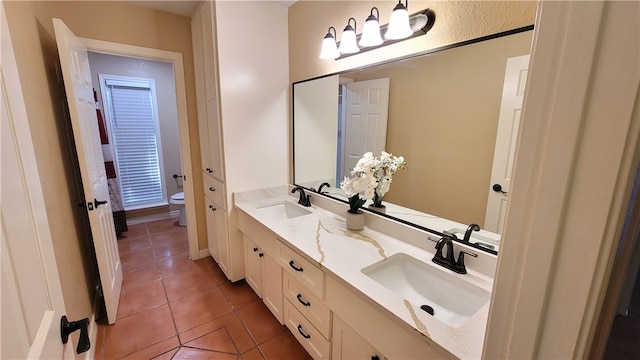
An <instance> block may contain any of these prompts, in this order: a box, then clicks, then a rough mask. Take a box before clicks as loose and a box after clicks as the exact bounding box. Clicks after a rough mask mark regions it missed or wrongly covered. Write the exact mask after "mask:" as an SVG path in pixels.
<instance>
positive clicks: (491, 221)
mask: <svg viewBox="0 0 640 360" xmlns="http://www.w3.org/2000/svg"><path fill="white" fill-rule="evenodd" d="M528 68H529V55H523V56H516V57H512V58H509V59H507V67H506V70H505V74H504V86H503V88H502V102H501V104H500V117H499V119H498V132H497V135H496V147H495V150H494V153H493V166H492V169H491V188H490V189H489V195H488V199H487V213H486V215H485V220H484V228H485V229H486V230H488V231H492V232H495V233H500V232H501V231H502V224H503V223H504V217H505V215H506V213H507V194H508V193H509V188H510V185H511V173H512V172H513V171H512V169H513V158H514V156H515V152H516V143H517V141H518V128H519V127H520V114H521V112H522V100H523V99H524V86H525V83H526V81H527V72H528Z"/></svg>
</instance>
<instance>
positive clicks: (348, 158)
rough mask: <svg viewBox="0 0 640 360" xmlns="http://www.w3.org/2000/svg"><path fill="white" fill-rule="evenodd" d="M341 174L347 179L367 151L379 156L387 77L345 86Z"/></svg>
mask: <svg viewBox="0 0 640 360" xmlns="http://www.w3.org/2000/svg"><path fill="white" fill-rule="evenodd" d="M346 102H347V106H346V114H345V119H344V124H343V127H344V132H343V139H344V146H343V147H342V149H343V161H342V166H343V167H342V174H340V176H338V179H342V177H344V176H349V173H350V172H351V169H353V168H354V167H355V166H356V164H357V163H358V160H360V158H362V155H363V154H364V153H366V152H368V151H370V152H372V153H373V156H378V155H380V151H383V150H385V147H386V143H387V118H388V115H389V78H382V79H375V80H366V81H358V82H352V83H348V84H347V96H346Z"/></svg>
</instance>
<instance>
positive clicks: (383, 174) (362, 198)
mask: <svg viewBox="0 0 640 360" xmlns="http://www.w3.org/2000/svg"><path fill="white" fill-rule="evenodd" d="M406 165H407V163H406V162H405V161H404V158H403V157H402V156H399V157H396V156H393V155H392V154H389V153H387V152H384V151H382V152H381V153H380V158H379V159H378V158H376V157H374V156H373V153H371V152H367V153H365V154H364V155H363V156H362V158H361V159H360V160H358V163H357V164H356V166H355V167H354V168H353V170H352V171H351V174H350V176H349V177H345V178H344V180H342V181H341V182H340V188H341V189H342V190H343V191H344V192H345V194H347V196H348V197H349V212H350V213H353V214H357V213H358V212H359V209H360V208H361V207H362V205H364V204H365V202H366V201H367V200H372V201H373V203H374V206H375V205H376V204H377V205H378V206H381V203H382V197H383V196H384V195H385V194H386V193H387V192H388V191H389V187H390V186H391V180H392V177H393V175H394V174H395V173H396V171H397V170H398V169H402V168H404V167H406Z"/></svg>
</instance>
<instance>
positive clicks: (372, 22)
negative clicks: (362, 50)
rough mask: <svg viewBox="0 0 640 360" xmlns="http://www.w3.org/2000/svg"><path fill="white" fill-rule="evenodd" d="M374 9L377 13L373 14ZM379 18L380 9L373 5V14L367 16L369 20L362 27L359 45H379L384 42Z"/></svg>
mask: <svg viewBox="0 0 640 360" xmlns="http://www.w3.org/2000/svg"><path fill="white" fill-rule="evenodd" d="M373 10H375V11H376V15H373ZM379 18H380V12H379V11H378V8H377V7H375V6H374V7H372V8H371V15H369V17H367V21H365V23H364V26H363V27H362V36H361V37H360V42H358V45H360V46H362V47H369V46H378V45H380V44H382V43H383V42H384V41H383V40H382V36H380V22H379V21H378V19H379Z"/></svg>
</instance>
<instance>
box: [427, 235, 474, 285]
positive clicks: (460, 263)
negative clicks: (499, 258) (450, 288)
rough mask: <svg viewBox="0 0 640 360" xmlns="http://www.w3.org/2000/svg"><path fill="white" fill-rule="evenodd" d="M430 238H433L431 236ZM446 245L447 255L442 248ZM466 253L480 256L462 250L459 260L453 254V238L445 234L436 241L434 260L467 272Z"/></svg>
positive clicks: (452, 268) (450, 267)
mask: <svg viewBox="0 0 640 360" xmlns="http://www.w3.org/2000/svg"><path fill="white" fill-rule="evenodd" d="M476 226H477V225H476ZM429 239H430V240H431V238H429ZM445 245H446V246H447V255H446V257H445V255H444V254H443V252H442V248H444V247H445ZM465 254H467V255H469V256H473V257H478V254H474V253H470V252H467V251H464V250H460V253H459V254H458V260H455V259H454V256H453V239H452V238H451V237H449V236H447V235H446V234H445V236H443V237H442V238H441V239H440V240H438V242H437V243H436V254H435V255H434V256H433V259H432V261H433V262H434V263H436V264H438V265H440V266H443V267H445V268H447V269H449V270H451V271H453V272H456V273H458V274H466V273H467V268H466V266H465V265H464V255H465Z"/></svg>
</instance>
